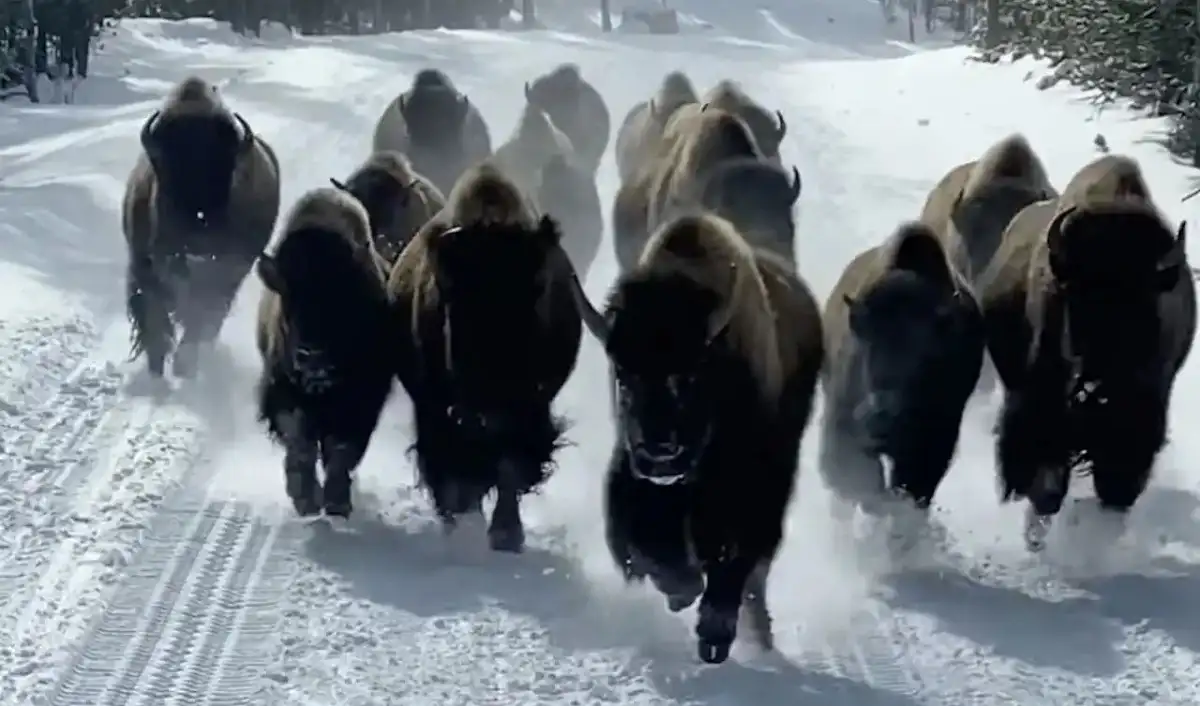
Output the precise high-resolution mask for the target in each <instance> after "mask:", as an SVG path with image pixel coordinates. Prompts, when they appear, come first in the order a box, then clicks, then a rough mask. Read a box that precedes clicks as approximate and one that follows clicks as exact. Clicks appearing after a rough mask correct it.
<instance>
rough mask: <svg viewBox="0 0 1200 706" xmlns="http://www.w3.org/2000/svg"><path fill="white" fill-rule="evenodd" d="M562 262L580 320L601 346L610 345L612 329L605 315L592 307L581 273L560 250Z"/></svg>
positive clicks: (563, 251)
mask: <svg viewBox="0 0 1200 706" xmlns="http://www.w3.org/2000/svg"><path fill="white" fill-rule="evenodd" d="M558 252H559V257H560V262H561V264H562V267H563V269H564V270H565V271H566V273H567V274H568V275H570V279H571V282H570V284H571V299H572V300H573V301H574V302H575V310H576V311H577V312H579V318H580V320H582V321H583V325H584V326H586V327H587V330H588V331H589V332H590V333H591V334H592V336H594V337H595V338H596V340H597V341H599V342H600V345H602V346H605V345H607V344H608V334H609V332H610V328H609V325H608V320H607V319H605V318H604V314H602V313H601V312H600V311H598V310H597V309H596V307H594V306H592V302H591V301H590V300H589V299H588V297H587V292H585V291H583V283H582V282H580V281H579V273H578V272H576V271H575V266H574V265H572V264H571V258H570V257H568V256H567V253H566V251H565V250H563V249H562V248H558Z"/></svg>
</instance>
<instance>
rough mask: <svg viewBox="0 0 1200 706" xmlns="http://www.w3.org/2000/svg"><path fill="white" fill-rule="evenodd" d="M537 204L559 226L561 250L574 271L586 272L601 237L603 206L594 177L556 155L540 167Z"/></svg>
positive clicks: (602, 230) (597, 249)
mask: <svg viewBox="0 0 1200 706" xmlns="http://www.w3.org/2000/svg"><path fill="white" fill-rule="evenodd" d="M537 203H538V204H539V208H540V209H541V210H543V211H545V212H548V213H549V214H550V215H551V216H552V217H553V218H555V219H556V220H557V221H558V222H559V223H560V224H561V225H562V227H563V240H562V246H563V249H564V250H565V251H566V253H567V257H568V258H569V259H570V261H571V264H572V265H573V266H574V268H575V270H576V271H578V272H581V273H584V274H585V275H586V273H587V271H588V270H589V269H590V268H591V266H592V263H593V262H594V261H595V259H596V255H597V254H598V253H599V252H600V241H601V239H602V238H603V237H604V207H603V205H602V204H601V203H600V192H599V191H598V190H597V189H596V182H595V179H594V178H593V177H592V176H590V175H589V174H588V173H587V172H586V171H584V170H583V169H580V168H579V167H578V166H576V165H575V164H572V163H571V162H569V161H568V160H567V159H566V157H564V156H562V155H556V156H555V157H553V158H551V160H550V162H549V163H547V164H546V166H544V167H543V168H542V173H541V178H540V180H539V183H538V188H537Z"/></svg>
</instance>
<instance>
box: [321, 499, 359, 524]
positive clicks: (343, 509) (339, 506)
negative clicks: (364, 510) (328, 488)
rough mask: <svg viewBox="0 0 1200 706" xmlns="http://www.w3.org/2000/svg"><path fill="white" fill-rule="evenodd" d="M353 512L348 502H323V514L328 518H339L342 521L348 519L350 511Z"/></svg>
mask: <svg viewBox="0 0 1200 706" xmlns="http://www.w3.org/2000/svg"><path fill="white" fill-rule="evenodd" d="M351 510H353V508H352V507H351V505H350V503H349V501H347V502H336V503H335V502H329V501H328V500H326V501H325V514H326V515H328V516H329V517H340V518H342V519H345V520H348V519H350V511H351Z"/></svg>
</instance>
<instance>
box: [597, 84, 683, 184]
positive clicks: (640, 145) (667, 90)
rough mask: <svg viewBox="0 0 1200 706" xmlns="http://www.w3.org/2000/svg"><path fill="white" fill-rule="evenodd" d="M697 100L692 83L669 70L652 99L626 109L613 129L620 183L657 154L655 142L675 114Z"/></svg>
mask: <svg viewBox="0 0 1200 706" xmlns="http://www.w3.org/2000/svg"><path fill="white" fill-rule="evenodd" d="M699 100H700V97H699V95H698V94H697V93H696V87H695V86H694V85H693V84H692V80H691V79H689V78H688V77H687V75H686V74H684V73H683V72H682V71H672V72H670V73H668V74H667V75H666V76H665V77H664V78H663V80H662V83H661V84H660V85H659V87H658V90H657V91H656V92H655V94H654V97H653V98H651V99H650V100H648V101H642V102H640V103H637V104H636V105H634V106H633V108H631V109H630V110H629V112H628V113H627V114H626V115H625V119H624V120H623V121H621V127H620V128H618V129H617V144H616V158H617V173H618V174H619V175H620V177H621V181H622V182H625V181H628V180H630V179H633V178H634V177H635V176H636V175H637V174H638V172H639V171H641V168H642V165H643V164H644V163H645V162H646V161H648V160H650V159H652V158H653V157H654V156H655V155H657V154H658V152H657V150H658V141H659V139H661V137H662V134H663V130H664V129H665V128H666V125H667V121H668V120H670V119H671V116H672V115H673V114H674V113H675V111H676V110H678V109H679V108H680V107H682V106H684V105H689V104H694V103H698V102H699Z"/></svg>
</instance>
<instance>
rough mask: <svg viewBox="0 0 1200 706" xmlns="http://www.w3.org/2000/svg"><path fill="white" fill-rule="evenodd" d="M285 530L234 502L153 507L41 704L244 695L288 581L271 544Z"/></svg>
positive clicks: (244, 699) (264, 654)
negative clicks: (139, 549) (109, 594)
mask: <svg viewBox="0 0 1200 706" xmlns="http://www.w3.org/2000/svg"><path fill="white" fill-rule="evenodd" d="M289 532H290V531H289V529H288V527H287V526H286V525H282V524H280V523H278V522H272V521H271V520H270V518H265V517H262V516H258V515H256V514H255V512H254V510H253V509H252V508H251V507H250V506H248V505H244V504H240V503H232V502H213V503H209V504H206V505H204V506H203V507H201V508H199V509H196V508H191V509H189V508H180V509H173V510H167V511H164V512H163V513H161V514H160V515H159V517H158V519H157V522H156V525H155V527H154V528H153V534H154V535H155V537H154V538H153V539H150V540H148V541H147V543H146V545H145V547H144V550H143V553H142V555H141V556H140V557H139V559H140V560H139V561H138V562H137V563H136V564H135V565H134V566H133V567H132V569H131V571H130V572H129V573H128V574H127V576H128V578H127V579H126V581H125V582H124V583H123V584H122V585H121V586H119V587H118V589H117V593H116V595H115V597H114V599H113V601H112V603H111V604H110V605H109V608H108V610H107V611H106V612H105V614H104V615H103V617H102V618H101V619H100V620H99V621H98V622H97V624H96V625H95V627H94V629H93V631H92V632H91V634H90V635H89V636H88V638H87V639H86V641H85V642H84V646H83V648H82V650H81V652H80V653H79V655H78V656H77V658H76V660H75V661H74V663H73V664H72V665H71V667H70V669H69V671H68V673H67V675H66V676H65V677H64V679H63V680H62V682H60V684H59V686H58V688H57V689H56V690H55V693H54V696H53V698H52V699H51V700H50V704H52V705H53V706H118V705H120V706H124V705H125V704H130V705H133V704H145V705H146V706H150V705H151V704H153V705H155V706H159V705H160V704H161V705H174V706H200V705H201V704H205V705H207V706H220V705H225V704H242V703H250V702H252V700H253V698H254V696H255V694H256V692H257V691H258V689H259V680H260V678H261V676H262V672H263V671H265V669H266V665H267V663H268V660H269V659H270V657H271V648H272V647H273V645H274V634H275V632H276V628H277V621H278V616H279V611H278V603H279V598H280V596H282V595H283V593H284V592H285V591H286V589H287V586H288V585H289V584H290V582H291V572H292V564H291V562H290V561H289V560H288V559H289V558H290V553H289V552H287V551H272V549H273V548H274V547H275V546H276V545H277V544H278V543H279V540H280V538H281V533H289ZM291 537H292V535H290V533H289V534H288V536H287V538H288V539H290V538H291Z"/></svg>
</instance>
